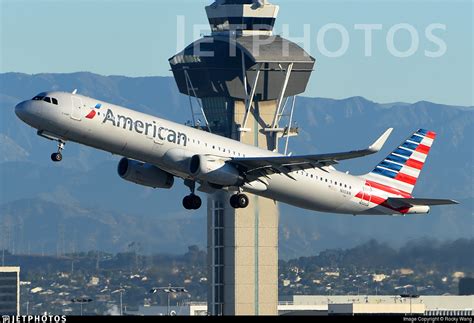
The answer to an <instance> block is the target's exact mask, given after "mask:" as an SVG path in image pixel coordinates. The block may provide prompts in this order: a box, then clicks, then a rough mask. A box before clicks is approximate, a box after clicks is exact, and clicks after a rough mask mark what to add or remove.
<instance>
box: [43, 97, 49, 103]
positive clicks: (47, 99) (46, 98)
mask: <svg viewBox="0 0 474 323" xmlns="http://www.w3.org/2000/svg"><path fill="white" fill-rule="evenodd" d="M43 101H46V102H48V103H51V99H50V98H49V97H45V98H44V99H43Z"/></svg>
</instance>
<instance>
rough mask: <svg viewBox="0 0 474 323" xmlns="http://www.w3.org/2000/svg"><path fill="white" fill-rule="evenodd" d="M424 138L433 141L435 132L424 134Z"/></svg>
mask: <svg viewBox="0 0 474 323" xmlns="http://www.w3.org/2000/svg"><path fill="white" fill-rule="evenodd" d="M426 137H428V138H431V139H435V138H436V132H433V131H428V133H427V134H426Z"/></svg>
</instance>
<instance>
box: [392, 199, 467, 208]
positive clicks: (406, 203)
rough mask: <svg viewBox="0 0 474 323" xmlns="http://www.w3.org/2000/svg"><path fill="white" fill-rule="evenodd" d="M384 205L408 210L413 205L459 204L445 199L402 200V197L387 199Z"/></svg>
mask: <svg viewBox="0 0 474 323" xmlns="http://www.w3.org/2000/svg"><path fill="white" fill-rule="evenodd" d="M386 203H388V204H390V205H391V206H392V207H394V208H410V207H412V206H415V205H447V204H459V202H457V201H454V200H445V199H425V198H402V197H389V198H388V199H387V201H386Z"/></svg>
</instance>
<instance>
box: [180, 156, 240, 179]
mask: <svg viewBox="0 0 474 323" xmlns="http://www.w3.org/2000/svg"><path fill="white" fill-rule="evenodd" d="M189 171H190V173H191V175H192V176H194V177H196V178H197V179H199V180H202V181H206V182H209V183H212V184H217V185H221V186H240V185H242V184H243V183H244V179H243V177H242V176H241V175H240V172H239V171H238V170H237V169H236V168H235V167H234V166H232V165H229V164H227V163H226V162H225V161H224V160H222V159H220V158H219V157H213V156H203V155H194V156H193V157H192V158H191V162H190V163H189Z"/></svg>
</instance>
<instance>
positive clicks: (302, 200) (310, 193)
mask: <svg viewBox="0 0 474 323" xmlns="http://www.w3.org/2000/svg"><path fill="white" fill-rule="evenodd" d="M295 178H296V179H297V180H293V179H291V178H289V177H287V176H286V175H282V174H274V175H272V176H270V179H269V181H268V182H269V186H268V190H267V191H265V192H262V193H261V195H266V196H267V197H269V198H273V199H277V200H280V201H282V202H284V203H287V204H290V205H294V206H298V207H302V208H305V209H310V210H314V211H331V210H335V209H337V208H338V207H339V206H340V205H341V203H343V201H344V199H343V198H342V196H340V195H338V194H337V193H336V192H335V191H332V190H330V189H328V188H327V186H326V185H325V184H323V183H318V182H315V181H314V180H311V179H309V178H307V177H304V176H298V177H295Z"/></svg>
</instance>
